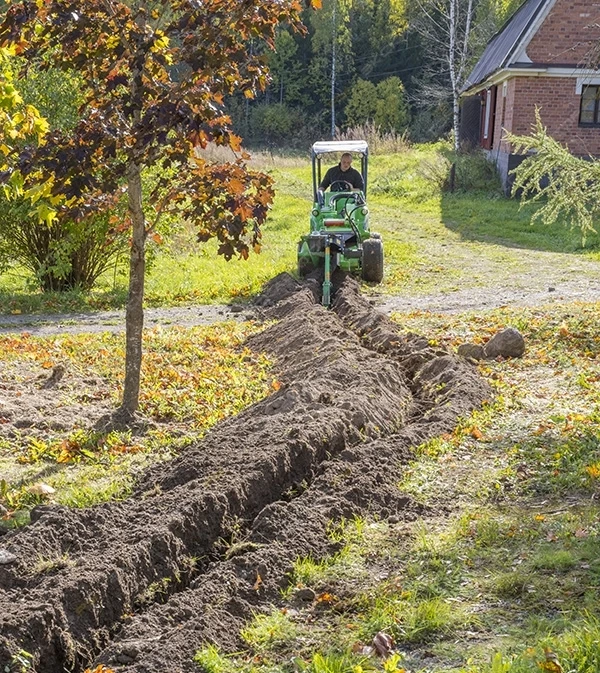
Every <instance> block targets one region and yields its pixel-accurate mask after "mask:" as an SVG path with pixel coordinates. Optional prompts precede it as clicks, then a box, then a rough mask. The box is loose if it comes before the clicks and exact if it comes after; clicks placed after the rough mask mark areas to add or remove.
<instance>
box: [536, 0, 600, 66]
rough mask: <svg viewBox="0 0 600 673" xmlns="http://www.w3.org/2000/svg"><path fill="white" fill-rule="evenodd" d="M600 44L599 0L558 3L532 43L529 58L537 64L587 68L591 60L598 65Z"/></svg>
mask: <svg viewBox="0 0 600 673" xmlns="http://www.w3.org/2000/svg"><path fill="white" fill-rule="evenodd" d="M598 40H600V2H599V1H598V0H575V1H574V0H556V4H555V5H554V7H553V8H552V10H551V11H550V14H549V15H548V16H547V17H546V20H545V21H544V22H543V24H542V25H541V27H540V28H539V30H538V31H537V33H536V34H535V35H534V37H533V39H532V40H531V42H530V43H529V45H528V47H527V55H528V56H529V58H530V59H531V60H532V61H533V62H534V63H556V64H563V65H566V64H569V65H584V66H587V65H588V64H589V63H590V59H591V60H595V61H596V63H597V61H598V55H599V54H598V45H597V43H598ZM594 55H595V57H594Z"/></svg>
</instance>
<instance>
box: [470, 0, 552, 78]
mask: <svg viewBox="0 0 600 673" xmlns="http://www.w3.org/2000/svg"><path fill="white" fill-rule="evenodd" d="M550 2H552V0H526V1H525V2H524V3H523V4H522V5H521V7H519V9H518V10H517V11H516V12H515V13H514V14H513V15H512V16H511V17H510V19H508V21H507V22H506V23H505V24H504V26H502V28H501V29H500V30H499V31H498V32H497V33H496V34H495V35H494V37H493V38H492V39H491V40H490V41H489V42H488V45H487V47H486V48H485V51H484V52H483V54H482V56H481V58H480V59H479V61H478V62H477V65H476V66H475V67H474V68H473V71H472V72H471V74H470V75H469V76H468V77H467V80H466V82H465V85H464V87H463V91H467V90H468V89H471V88H473V87H474V86H476V85H477V84H480V83H481V82H483V81H484V80H486V79H487V78H488V77H489V76H490V75H492V74H493V73H494V72H496V71H497V70H500V69H501V68H505V67H506V66H507V65H509V64H510V62H511V58H512V57H513V56H515V54H516V52H517V51H518V48H519V46H520V44H521V41H522V39H523V37H524V36H525V35H526V33H527V31H528V30H529V28H530V27H531V26H532V24H533V23H535V20H536V19H537V18H538V16H539V15H540V12H541V11H542V10H543V9H544V8H545V7H546V6H547V5H548V4H549V3H550Z"/></svg>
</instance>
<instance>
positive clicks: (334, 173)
mask: <svg viewBox="0 0 600 673" xmlns="http://www.w3.org/2000/svg"><path fill="white" fill-rule="evenodd" d="M336 182H338V183H339V182H347V183H348V184H350V185H352V188H353V189H360V190H364V188H365V182H364V180H363V178H362V175H361V174H360V173H359V172H358V171H357V170H356V168H352V155H351V154H350V153H349V152H345V153H344V154H342V158H341V159H340V163H339V164H338V165H337V166H332V167H331V168H330V169H329V170H328V171H327V173H325V177H324V178H323V180H322V181H321V184H320V185H319V187H320V188H321V189H323V190H325V189H327V187H329V185H333V184H335V183H336ZM337 187H338V189H337V190H336V191H345V190H344V188H343V187H342V186H341V185H337Z"/></svg>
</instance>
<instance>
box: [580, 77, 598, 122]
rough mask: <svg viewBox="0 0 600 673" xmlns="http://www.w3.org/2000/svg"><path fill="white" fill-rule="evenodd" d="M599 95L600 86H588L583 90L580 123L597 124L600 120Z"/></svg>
mask: <svg viewBox="0 0 600 673" xmlns="http://www.w3.org/2000/svg"><path fill="white" fill-rule="evenodd" d="M599 95H600V87H597V86H587V87H585V89H584V90H583V91H582V92H581V112H580V114H579V123H580V124H597V123H598V122H599V115H600V110H599V109H598V102H597V101H598V96H599Z"/></svg>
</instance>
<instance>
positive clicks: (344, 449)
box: [0, 275, 490, 673]
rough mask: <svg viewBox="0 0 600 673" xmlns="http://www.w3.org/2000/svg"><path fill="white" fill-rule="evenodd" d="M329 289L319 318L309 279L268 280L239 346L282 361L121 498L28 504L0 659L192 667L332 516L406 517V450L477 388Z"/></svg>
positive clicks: (446, 425)
mask: <svg viewBox="0 0 600 673" xmlns="http://www.w3.org/2000/svg"><path fill="white" fill-rule="evenodd" d="M336 286H337V287H336V293H335V302H334V305H333V307H332V309H333V310H329V311H327V310H325V309H324V308H323V307H321V306H320V305H319V304H318V301H317V300H316V299H315V292H314V290H315V286H314V283H313V284H311V282H310V281H308V282H307V283H305V284H299V283H297V282H296V281H294V279H292V278H291V277H290V276H286V275H284V276H282V277H278V278H277V279H275V280H274V281H272V282H271V283H270V284H269V285H268V286H267V287H266V288H265V292H264V294H263V295H262V298H261V301H260V302H259V303H260V305H261V310H262V311H263V313H264V315H265V317H268V318H278V319H279V320H278V322H276V323H275V324H273V325H272V326H270V327H269V328H268V329H266V330H265V331H264V332H263V333H261V334H260V335H259V336H257V337H254V338H253V339H252V342H251V344H250V345H251V347H253V348H255V349H257V350H267V351H269V352H271V353H272V354H273V355H274V356H276V358H277V361H278V363H279V368H280V379H281V381H282V382H283V384H282V386H281V388H280V390H278V391H277V392H276V393H275V394H273V395H272V396H271V397H270V398H268V399H265V400H263V401H262V402H260V403H258V404H256V405H254V406H253V407H251V408H249V409H247V410H246V411H245V412H243V413H242V414H240V415H239V416H237V417H235V418H232V419H230V420H228V421H226V422H224V423H222V424H221V425H219V426H217V427H216V428H215V429H213V431H211V432H210V434H209V435H207V436H206V438H205V439H204V440H203V441H202V442H201V443H199V444H198V445H197V446H195V447H192V448H190V449H189V450H187V451H186V452H185V453H184V454H183V455H182V456H181V457H180V458H178V459H177V460H174V461H172V462H171V463H166V464H161V465H157V466H155V467H154V468H152V469H150V470H148V471H147V472H146V473H145V474H144V475H143V477H142V478H141V479H140V480H139V482H138V485H137V489H136V491H135V493H134V495H133V496H132V497H131V498H130V499H129V500H128V501H126V502H124V503H112V504H105V505H101V506H97V507H93V508H90V509H87V510H77V511H73V510H70V509H67V508H62V507H57V506H44V507H38V508H37V509H35V510H34V511H33V516H32V519H33V522H32V523H31V525H29V526H27V527H26V528H25V529H23V530H20V531H18V532H14V533H9V534H7V535H5V536H4V537H3V538H2V545H1V547H2V549H4V550H6V551H8V552H10V553H12V554H14V555H15V557H16V560H15V561H14V562H13V563H9V564H5V565H0V588H1V590H0V664H1V665H2V666H6V665H9V666H10V662H11V658H12V657H13V655H14V654H15V653H16V652H18V651H19V650H21V649H23V650H25V651H27V652H30V653H32V654H33V655H34V661H35V665H34V667H35V671H37V673H59V671H63V670H73V671H76V672H81V671H82V670H83V669H84V668H85V667H87V666H92V665H96V664H98V663H103V664H105V665H107V666H110V667H112V668H114V669H115V670H118V671H127V672H130V673H133V672H135V673H142V672H148V671H152V672H153V673H160V672H163V671H164V673H167V672H168V673H178V672H183V671H194V670H197V669H196V668H195V666H194V664H193V663H192V657H193V654H194V652H195V651H196V650H197V649H198V648H199V647H200V646H201V645H202V643H204V642H206V641H211V642H214V643H218V644H220V645H221V646H222V647H223V648H225V649H227V648H239V647H240V643H239V642H238V641H237V634H238V633H239V629H240V627H241V626H242V625H243V623H244V622H245V621H246V620H247V619H248V618H249V617H250V616H251V614H252V612H253V611H256V610H260V609H261V608H264V607H266V606H268V605H269V604H270V603H272V602H273V601H275V600H276V599H277V596H278V591H279V589H280V588H281V587H282V586H285V583H286V576H287V574H288V573H289V571H290V570H291V568H292V565H293V562H294V560H295V559H296V558H298V557H302V556H307V555H309V554H310V555H311V556H312V557H313V558H319V557H322V556H323V555H325V554H327V553H331V551H332V546H331V545H332V543H331V542H330V541H329V540H328V537H327V534H326V531H327V528H328V525H329V524H330V522H331V521H336V520H339V519H340V518H341V517H351V516H353V515H355V514H361V513H366V512H371V513H376V514H378V515H379V516H382V517H389V516H391V515H394V516H395V517H399V518H406V519H410V518H414V517H416V516H418V515H419V507H418V506H417V505H416V504H415V503H413V502H411V500H410V499H409V498H407V497H406V496H405V495H403V494H402V493H401V492H400V491H399V490H398V488H397V486H396V484H397V483H398V479H399V476H400V475H401V472H402V469H403V466H404V465H406V463H407V461H408V460H409V459H410V456H411V447H413V446H414V445H415V444H417V443H420V442H422V441H424V440H426V439H428V438H430V437H432V436H435V435H437V434H439V433H441V432H447V431H448V430H450V429H451V428H452V426H453V424H454V423H455V421H456V418H457V416H458V415H462V414H465V413H467V412H468V411H469V410H470V409H472V408H473V407H475V406H477V405H478V404H480V403H481V401H482V400H483V399H484V398H489V396H490V391H489V390H488V387H487V385H486V384H485V383H484V382H483V381H482V380H481V379H480V378H479V376H478V374H477V372H476V370H475V369H474V368H473V367H472V366H471V365H469V364H468V363H467V362H466V361H464V360H462V359H459V358H457V357H455V356H453V355H449V354H448V353H447V352H445V351H440V350H436V349H432V348H430V347H429V346H428V344H427V341H426V340H424V339H422V338H420V337H416V336H412V335H407V334H403V333H401V332H400V330H399V329H398V327H397V325H395V324H394V323H392V322H391V321H389V320H388V319H387V318H386V317H385V316H383V315H382V314H379V313H377V312H376V311H375V310H374V309H373V308H372V307H371V306H370V304H369V303H368V302H367V301H366V300H365V299H364V298H363V297H361V295H360V293H359V290H358V286H357V285H356V283H354V281H352V280H350V279H347V278H339V279H336ZM40 560H44V564H43V567H44V568H45V570H44V571H38V572H36V571H35V568H36V567H37V568H39V567H40V564H39V561H40ZM53 561H54V563H53ZM3 670H4V669H3Z"/></svg>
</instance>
